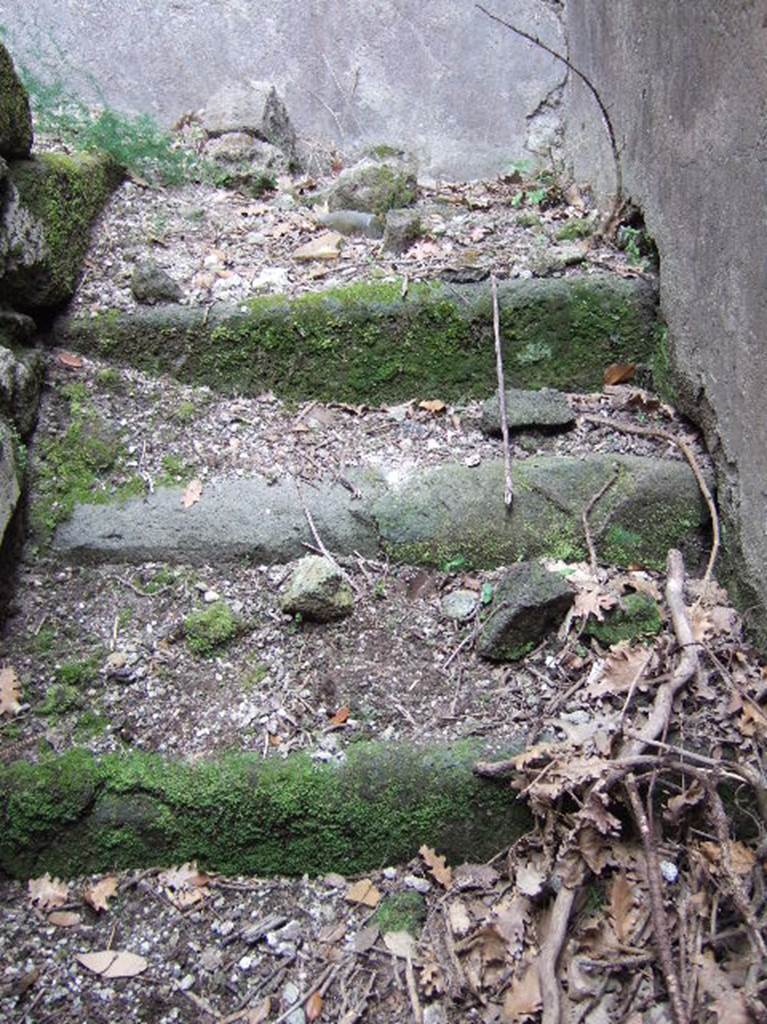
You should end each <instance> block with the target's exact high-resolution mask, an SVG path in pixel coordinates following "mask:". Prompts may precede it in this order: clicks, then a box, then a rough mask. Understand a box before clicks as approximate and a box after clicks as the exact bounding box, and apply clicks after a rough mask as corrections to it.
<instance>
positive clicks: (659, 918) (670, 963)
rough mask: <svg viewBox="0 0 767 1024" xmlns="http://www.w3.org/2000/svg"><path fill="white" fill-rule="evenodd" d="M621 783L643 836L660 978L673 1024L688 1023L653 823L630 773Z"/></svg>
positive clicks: (688, 1018)
mask: <svg viewBox="0 0 767 1024" xmlns="http://www.w3.org/2000/svg"><path fill="white" fill-rule="evenodd" d="M624 786H625V789H626V794H627V796H628V798H629V803H630V804H631V810H632V813H633V815H634V819H635V821H636V823H637V827H638V828H639V834H640V836H641V838H642V846H643V848H644V855H645V861H646V863H647V888H648V890H649V893H650V911H651V914H652V927H653V932H654V933H655V943H656V946H657V949H658V959H659V960H660V965H661V970H662V971H663V979H664V981H665V983H666V991H667V992H668V997H669V1000H670V1001H671V1010H672V1012H673V1015H674V1022H675V1024H690V1017H689V1015H688V1013H687V1007H686V1006H685V1003H684V999H683V997H682V985H681V982H680V980H679V974H678V973H677V970H676V967H675V966H674V955H673V953H672V951H671V936H670V934H669V928H668V917H667V916H666V908H665V907H664V905H663V886H662V883H661V873H660V864H659V862H658V850H657V847H656V844H655V838H654V836H653V830H652V825H651V823H650V820H649V818H648V817H647V815H646V814H645V810H644V807H643V806H642V801H641V800H640V798H639V791H638V790H637V784H636V779H635V778H634V776H633V774H629V775H628V777H627V778H626V781H625V783H624Z"/></svg>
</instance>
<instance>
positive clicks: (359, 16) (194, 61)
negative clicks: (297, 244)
mask: <svg viewBox="0 0 767 1024" xmlns="http://www.w3.org/2000/svg"><path fill="white" fill-rule="evenodd" d="M500 6H501V8H502V11H501V13H503V14H504V15H505V16H508V17H512V18H513V19H514V20H515V21H516V22H518V23H519V25H520V26H521V27H523V28H525V29H526V30H527V31H530V32H533V33H535V34H537V35H538V36H540V37H541V38H542V39H544V40H545V41H546V42H547V43H548V44H549V45H552V46H554V47H555V48H558V49H561V48H562V47H563V46H564V40H563V34H562V27H561V24H560V18H559V6H560V5H559V4H558V3H557V2H555V0H507V2H504V3H503V4H501V5H500ZM0 25H2V26H3V28H4V29H5V33H6V41H7V42H8V45H9V47H10V49H11V52H12V54H13V56H14V58H15V60H16V61H17V62H21V63H22V64H25V65H28V66H29V67H30V68H31V69H32V70H33V71H34V72H35V73H37V74H39V75H41V76H43V77H46V78H48V79H49V80H50V79H61V80H63V81H64V82H65V83H66V84H67V85H68V86H70V87H71V88H73V89H74V90H75V91H77V92H78V93H79V94H81V95H83V96H85V97H88V98H92V99H96V98H101V99H103V100H106V101H107V102H108V103H109V104H110V105H111V106H113V107H115V108H116V109H118V110H121V111H123V112H128V113H137V112H143V113H149V114H152V115H154V116H155V117H156V118H157V119H158V120H159V121H160V122H161V123H162V124H165V125H170V124H172V123H173V122H174V121H176V120H177V119H178V118H179V117H180V116H181V115H182V114H183V113H185V112H188V111H192V110H196V109H198V108H200V107H202V106H204V104H205V101H206V99H208V97H209V96H211V95H212V94H213V92H214V91H215V90H216V89H217V88H218V87H219V86H220V85H221V84H222V83H224V82H226V81H230V80H234V81H236V80H238V79H243V78H245V79H247V78H253V79H268V80H270V81H273V82H274V83H275V84H276V85H277V86H278V88H279V89H280V91H281V92H282V94H283V96H284V98H285V100H286V102H287V105H288V110H289V111H290V114H291V117H292V118H293V121H294V124H295V126H296V128H297V130H298V131H299V133H300V134H303V135H305V136H310V137H315V138H317V139H321V140H323V141H333V142H334V143H336V144H338V145H339V146H340V147H341V149H342V150H343V151H351V152H354V151H355V150H357V149H360V148H362V147H363V146H364V145H365V144H368V145H369V144H371V143H373V144H377V143H390V144H396V145H400V146H404V147H406V148H408V149H411V150H414V151H415V152H416V153H417V154H418V156H419V159H420V163H421V167H422V169H423V170H425V171H426V172H427V173H430V174H432V175H443V176H464V177H477V176H483V175H488V174H494V173H496V172H498V171H499V170H503V169H504V168H508V166H509V165H510V163H511V162H512V161H515V160H518V159H520V158H526V157H529V156H530V153H529V151H528V150H527V149H526V144H527V142H528V137H529V135H530V136H531V137H530V142H531V144H532V145H533V147H534V148H537V149H539V150H544V151H545V150H546V148H547V139H550V137H551V133H552V131H553V130H555V129H556V126H557V117H556V109H555V108H556V99H557V96H558V89H559V87H560V86H561V84H562V82H563V78H564V75H563V67H562V66H561V65H558V64H557V62H556V61H555V60H554V59H553V58H551V57H550V56H548V55H547V54H545V53H544V52H542V51H541V50H539V49H536V48H534V47H532V46H530V44H528V43H525V42H524V41H522V40H520V39H518V38H516V37H514V36H513V35H512V34H511V33H509V32H508V31H506V30H504V29H503V28H501V27H500V26H499V25H496V24H494V23H492V22H490V21H489V20H488V18H487V17H485V16H484V15H483V14H481V13H480V12H479V11H478V10H477V9H476V7H475V5H474V2H473V0H131V3H127V4H126V3H123V0H1V2H0ZM559 91H560V92H561V90H559ZM552 105H553V107H554V110H553V111H552Z"/></svg>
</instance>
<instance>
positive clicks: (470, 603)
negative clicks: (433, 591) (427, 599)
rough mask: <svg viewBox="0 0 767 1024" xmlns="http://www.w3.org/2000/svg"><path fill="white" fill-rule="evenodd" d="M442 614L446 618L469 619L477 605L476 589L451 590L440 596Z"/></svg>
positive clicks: (461, 620)
mask: <svg viewBox="0 0 767 1024" xmlns="http://www.w3.org/2000/svg"><path fill="white" fill-rule="evenodd" d="M441 604H442V614H443V615H444V616H445V618H446V619H455V620H456V622H463V621H464V620H465V619H470V618H471V616H472V615H473V614H474V612H475V611H476V610H477V606H478V605H479V594H478V593H477V592H476V590H463V589H459V590H451V591H450V593H449V594H445V596H444V597H443V598H442V602H441Z"/></svg>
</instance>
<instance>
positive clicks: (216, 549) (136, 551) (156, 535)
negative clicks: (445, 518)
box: [55, 477, 378, 564]
mask: <svg viewBox="0 0 767 1024" xmlns="http://www.w3.org/2000/svg"><path fill="white" fill-rule="evenodd" d="M357 483H358V486H360V487H365V490H366V493H370V492H372V491H373V489H374V486H375V485H374V484H373V483H370V482H368V483H367V484H366V483H365V482H364V481H358V482H357ZM303 501H304V494H303V491H302V490H300V489H299V488H298V487H297V486H296V483H295V481H294V480H291V479H290V478H282V479H280V480H278V481H277V482H276V483H274V484H271V485H270V483H269V481H268V480H264V479H261V478H258V477H255V478H251V479H243V480H219V481H215V480H213V481H210V482H208V483H206V484H205V488H204V490H203V493H202V497H201V498H200V500H199V501H198V502H197V503H196V504H195V505H193V506H192V507H191V508H189V509H184V508H183V506H182V504H181V492H180V491H179V490H176V489H166V488H160V489H158V490H157V491H155V493H154V494H152V495H149V496H148V497H147V498H145V499H140V500H136V501H130V502H127V503H126V504H125V505H121V506H109V507H106V506H97V505H82V506H80V507H79V508H78V509H77V510H76V512H75V514H74V516H73V518H72V519H71V520H70V522H68V523H65V524H64V525H63V526H62V527H60V529H59V530H58V531H57V534H56V540H55V544H56V546H57V547H58V548H59V550H60V551H61V552H62V553H66V554H67V556H68V557H70V558H74V559H77V560H83V561H109V560H110V559H115V560H117V561H139V562H140V561H147V560H151V559H152V558H154V557H159V558H161V559H163V560H166V559H167V560H170V561H182V562H192V563H206V562H207V563H215V562H216V561H226V560H231V559H236V558H244V557H247V558H251V559H252V560H253V561H255V562H259V563H265V564H268V563H270V562H290V561H293V560H294V559H297V558H301V556H302V555H304V554H306V548H305V547H304V542H306V543H312V542H313V538H312V535H311V532H310V530H309V527H308V525H307V522H306V516H305V515H304V512H303ZM360 506H361V507H360ZM310 511H311V512H312V516H313V518H314V521H315V523H316V525H317V529H318V531H319V533H320V536H321V537H322V539H323V540H324V542H325V544H327V546H328V548H329V550H331V551H334V552H339V553H344V552H349V553H351V552H352V551H354V550H355V548H356V549H357V550H358V551H359V552H360V553H361V554H369V555H371V556H374V555H375V554H376V553H377V552H378V540H377V535H376V530H375V526H374V524H373V523H372V521H371V520H370V518H369V516H367V515H366V512H365V504H364V503H360V502H355V501H354V500H353V498H352V496H351V495H350V494H349V492H348V491H346V490H345V489H344V488H343V487H342V486H340V484H339V485H333V484H330V483H326V484H324V485H322V486H321V487H319V489H317V490H315V489H312V491H311V499H310Z"/></svg>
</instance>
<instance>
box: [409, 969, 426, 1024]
mask: <svg viewBox="0 0 767 1024" xmlns="http://www.w3.org/2000/svg"><path fill="white" fill-rule="evenodd" d="M405 980H406V981H407V994H408V996H409V998H410V1006H411V1009H412V1010H413V1021H414V1022H415V1024H423V1010H422V1009H421V1001H420V999H419V998H418V989H417V987H416V983H415V974H414V973H413V960H412V957H408V958H407V959H406V960H405Z"/></svg>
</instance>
